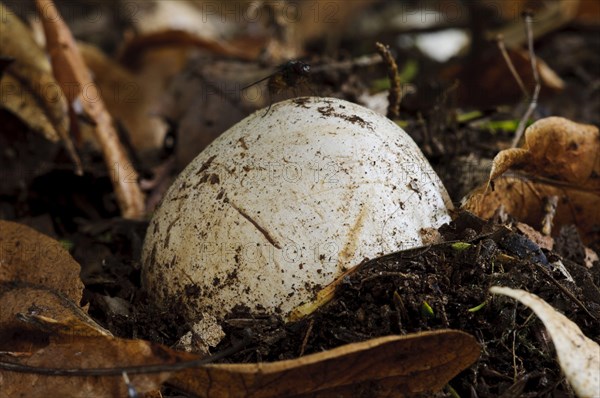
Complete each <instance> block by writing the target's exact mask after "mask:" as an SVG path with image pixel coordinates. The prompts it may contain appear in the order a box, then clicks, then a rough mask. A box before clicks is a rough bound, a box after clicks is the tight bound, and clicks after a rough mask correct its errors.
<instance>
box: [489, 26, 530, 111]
mask: <svg viewBox="0 0 600 398" xmlns="http://www.w3.org/2000/svg"><path fill="white" fill-rule="evenodd" d="M496 43H497V44H498V48H499V49H500V53H502V57H503V58H504V61H505V62H506V65H507V66H508V69H509V70H510V73H511V74H512V75H513V77H514V78H515V80H516V81H517V84H518V85H519V87H520V88H521V91H523V95H524V96H525V98H527V99H529V92H528V91H527V89H526V88H525V83H523V79H521V76H519V72H517V69H515V64H513V62H512V60H511V59H510V55H508V51H506V45H505V44H504V36H502V35H501V34H499V35H498V36H496Z"/></svg>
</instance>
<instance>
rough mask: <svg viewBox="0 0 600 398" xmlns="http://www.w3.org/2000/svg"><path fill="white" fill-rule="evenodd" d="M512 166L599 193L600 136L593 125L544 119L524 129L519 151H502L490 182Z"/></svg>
mask: <svg viewBox="0 0 600 398" xmlns="http://www.w3.org/2000/svg"><path fill="white" fill-rule="evenodd" d="M511 167H519V168H522V169H523V170H525V171H527V172H529V173H532V174H535V175H538V176H542V177H548V178H553V179H556V180H559V181H565V182H569V183H574V184H577V185H578V186H580V187H582V188H584V187H585V188H588V189H591V190H598V191H600V133H599V132H598V128H597V127H596V126H592V125H589V124H581V123H576V122H573V121H571V120H568V119H565V118H562V117H554V116H553V117H547V118H545V119H540V120H538V121H537V122H535V123H533V124H532V125H531V126H529V127H528V128H527V130H525V144H524V145H523V147H522V148H511V149H507V150H504V151H501V152H500V153H498V155H496V158H494V165H493V168H492V173H491V175H490V179H494V178H496V177H498V176H500V175H501V174H502V173H504V172H505V171H506V170H508V169H509V168H511Z"/></svg>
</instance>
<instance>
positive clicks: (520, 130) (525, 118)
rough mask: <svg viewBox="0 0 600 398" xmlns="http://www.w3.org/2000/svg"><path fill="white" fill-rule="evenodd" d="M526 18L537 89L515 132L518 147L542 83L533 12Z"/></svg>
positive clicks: (528, 44) (515, 144) (525, 14)
mask: <svg viewBox="0 0 600 398" xmlns="http://www.w3.org/2000/svg"><path fill="white" fill-rule="evenodd" d="M524 20H525V29H526V31H527V47H528V49H529V59H530V60H531V69H532V70H533V79H534V80H535V89H534V90H533V96H532V97H531V102H530V103H529V107H528V108H527V111H526V112H525V115H523V118H522V119H521V121H520V122H519V127H518V128H517V131H516V133H515V138H514V140H513V142H512V147H513V148H516V146H517V145H518V144H519V141H521V137H522V136H523V132H524V131H525V124H527V121H528V120H529V117H530V116H531V114H532V113H533V111H534V110H535V108H536V107H537V102H538V97H539V95H540V89H541V88H542V85H541V84H540V76H539V74H538V68H537V59H536V57H535V52H534V51H533V30H532V29H531V22H532V14H531V13H530V12H526V13H524Z"/></svg>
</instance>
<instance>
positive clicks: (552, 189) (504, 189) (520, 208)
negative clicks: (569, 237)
mask: <svg viewBox="0 0 600 398" xmlns="http://www.w3.org/2000/svg"><path fill="white" fill-rule="evenodd" d="M510 169H517V170H518V173H517V172H516V173H515V175H512V176H504V175H503V174H504V173H506V172H507V171H508V170H510ZM553 196H556V197H557V198H558V204H557V207H556V214H555V217H554V220H553V224H554V226H555V228H556V229H557V230H558V229H559V228H560V227H561V226H563V225H565V224H575V225H576V226H577V228H578V229H579V232H580V233H581V236H582V238H583V241H584V242H586V243H589V242H591V241H593V240H595V239H597V238H598V237H597V234H598V231H597V226H598V225H599V224H600V213H599V212H598V208H599V206H600V133H599V131H598V128H597V127H596V126H592V125H587V124H580V123H575V122H573V121H570V120H568V119H564V118H561V117H548V118H545V119H541V120H538V121H537V122H535V123H534V124H532V125H531V126H529V127H528V128H527V130H526V131H525V143H524V145H523V147H522V148H511V149H507V150H504V151H501V152H500V153H498V155H496V157H495V158H494V161H493V165H492V170H491V172H490V178H489V182H488V185H487V186H483V187H479V188H477V189H475V190H474V191H473V192H471V193H470V194H469V195H468V196H467V198H466V199H465V200H464V202H463V206H462V207H463V209H465V210H468V211H471V212H473V213H475V214H476V215H478V216H479V217H482V218H489V217H491V216H492V215H493V214H494V212H495V211H496V210H497V209H498V208H500V207H501V206H502V207H503V208H504V210H505V211H506V212H507V213H509V214H512V215H513V216H515V217H516V218H517V219H518V220H519V221H522V222H525V223H527V224H529V225H532V226H534V227H537V226H539V225H540V223H542V220H543V218H544V216H545V213H544V204H545V200H546V198H550V197H553Z"/></svg>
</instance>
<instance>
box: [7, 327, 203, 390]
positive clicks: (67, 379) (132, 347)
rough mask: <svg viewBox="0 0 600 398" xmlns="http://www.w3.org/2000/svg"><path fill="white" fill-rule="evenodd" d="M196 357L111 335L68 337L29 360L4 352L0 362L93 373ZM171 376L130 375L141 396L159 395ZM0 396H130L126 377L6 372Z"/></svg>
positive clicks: (58, 340)
mask: <svg viewBox="0 0 600 398" xmlns="http://www.w3.org/2000/svg"><path fill="white" fill-rule="evenodd" d="M193 359H198V357H197V356H194V355H192V354H187V353H183V352H177V351H173V350H171V349H169V348H167V347H165V346H161V345H159V344H152V343H149V342H146V341H143V340H125V339H117V338H113V337H106V336H79V335H72V336H63V338H62V339H57V341H53V342H51V343H50V344H48V345H47V346H46V347H44V348H42V349H39V350H37V351H35V352H33V353H31V354H30V355H23V354H21V355H17V353H1V354H0V361H3V362H11V363H17V364H21V365H28V366H32V367H42V368H59V369H82V370H83V369H90V368H121V367H125V366H138V365H152V364H172V363H175V362H181V361H184V360H193ZM168 377H169V372H168V371H167V372H162V373H152V374H139V375H134V374H130V375H129V379H130V380H131V383H132V385H133V386H134V387H135V389H136V391H137V392H138V393H145V392H149V391H153V390H156V389H158V388H159V387H160V385H161V384H162V383H163V382H164V381H165V380H166V379H167V378H168ZM0 387H1V388H0V397H2V398H4V397H7V398H8V397H16V396H26V397H41V398H46V397H72V398H79V397H81V398H89V397H95V398H101V397H107V398H109V397H110V398H112V397H126V396H128V394H127V387H126V384H125V382H124V381H123V378H122V377H121V376H103V377H90V376H50V375H43V374H36V373H20V372H12V371H7V370H3V371H2V378H1V379H0Z"/></svg>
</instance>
